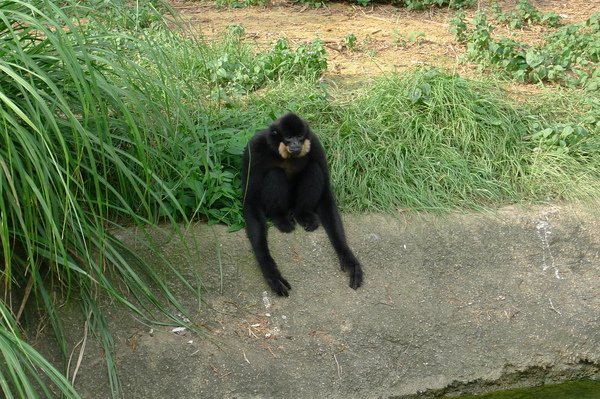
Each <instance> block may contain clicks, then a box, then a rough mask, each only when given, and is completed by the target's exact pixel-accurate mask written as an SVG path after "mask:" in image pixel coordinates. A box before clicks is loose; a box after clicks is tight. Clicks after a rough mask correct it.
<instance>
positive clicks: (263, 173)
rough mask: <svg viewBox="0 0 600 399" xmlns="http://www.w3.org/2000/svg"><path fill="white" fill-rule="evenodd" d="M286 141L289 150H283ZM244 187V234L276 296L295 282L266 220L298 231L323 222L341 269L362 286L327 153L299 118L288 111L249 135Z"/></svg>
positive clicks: (361, 277) (354, 283)
mask: <svg viewBox="0 0 600 399" xmlns="http://www.w3.org/2000/svg"><path fill="white" fill-rule="evenodd" d="M305 140H308V141H309V144H310V149H309V151H308V152H306V146H307V144H306V142H305ZM282 143H283V144H284V145H286V146H287V149H286V148H284V149H280V148H282V146H281V144H282ZM242 191H243V193H244V218H245V220H246V233H247V235H248V238H249V240H250V243H251V245H252V249H253V250H254V254H255V256H256V260H257V261H258V263H259V265H260V268H261V270H262V273H263V275H264V277H265V280H266V281H267V283H268V284H269V286H271V288H272V289H273V290H274V291H275V292H276V293H277V294H278V295H282V296H288V295H289V294H288V290H289V289H291V288H292V287H291V286H290V284H289V283H288V282H287V280H286V279H284V278H283V277H282V276H281V273H280V272H279V270H278V269H277V264H276V263H275V261H274V260H273V258H272V256H271V253H270V252H269V247H268V243H267V219H271V220H272V221H273V224H274V225H275V227H277V228H278V229H279V230H280V231H282V232H285V233H288V232H291V231H292V230H294V228H295V225H296V222H297V223H298V224H300V225H301V226H302V227H303V228H304V229H305V230H306V231H313V230H315V229H316V228H317V227H318V226H319V222H320V223H321V224H322V225H323V228H324V229H325V231H326V232H327V235H328V237H329V240H330V241H331V244H332V245H333V248H334V249H335V252H336V253H337V256H338V258H339V261H340V264H341V267H342V269H344V270H347V271H348V272H349V273H350V287H352V288H353V289H357V288H358V287H360V285H361V284H362V281H363V273H362V268H361V266H360V263H359V262H358V260H357V259H356V257H355V256H354V254H353V253H352V250H351V249H350V248H349V247H348V244H347V243H346V237H345V234H344V227H343V225H342V220H341V218H340V215H339V212H338V209H337V206H336V204H335V199H334V197H333V193H332V192H331V187H330V184H329V170H328V168H327V160H326V158H325V152H324V151H323V147H322V146H321V143H320V142H319V140H318V139H317V137H316V136H315V135H314V134H313V133H312V132H311V130H310V128H309V127H308V124H307V123H306V122H304V121H303V120H302V119H301V118H300V117H298V116H296V115H294V114H292V113H288V114H286V115H284V116H282V117H281V118H279V119H278V120H277V121H275V122H274V123H273V124H272V125H271V126H270V127H269V128H268V129H266V130H263V131H261V132H258V133H257V134H256V135H255V136H254V137H253V138H252V139H251V140H250V143H248V146H247V147H246V150H245V151H244V158H243V166H242Z"/></svg>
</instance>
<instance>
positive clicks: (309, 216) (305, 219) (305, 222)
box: [296, 212, 319, 231]
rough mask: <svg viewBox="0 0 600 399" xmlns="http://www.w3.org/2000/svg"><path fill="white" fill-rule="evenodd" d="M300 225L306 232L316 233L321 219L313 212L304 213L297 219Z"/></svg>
mask: <svg viewBox="0 0 600 399" xmlns="http://www.w3.org/2000/svg"><path fill="white" fill-rule="evenodd" d="M296 220H297V221H298V224H300V226H302V227H304V230H306V231H314V230H316V229H317V228H318V227H319V219H318V218H317V215H316V214H315V213H313V212H304V213H302V214H300V215H298V216H297V217H296Z"/></svg>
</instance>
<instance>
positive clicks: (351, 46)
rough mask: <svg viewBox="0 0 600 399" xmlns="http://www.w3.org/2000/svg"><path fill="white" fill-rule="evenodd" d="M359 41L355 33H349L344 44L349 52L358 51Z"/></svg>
mask: <svg viewBox="0 0 600 399" xmlns="http://www.w3.org/2000/svg"><path fill="white" fill-rule="evenodd" d="M357 40H358V39H357V38H356V35H355V34H354V33H348V34H347V35H346V37H345V38H344V44H346V47H347V48H348V50H351V51H355V50H356V49H357V47H356V41H357Z"/></svg>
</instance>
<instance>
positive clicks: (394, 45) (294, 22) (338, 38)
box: [172, 0, 600, 79]
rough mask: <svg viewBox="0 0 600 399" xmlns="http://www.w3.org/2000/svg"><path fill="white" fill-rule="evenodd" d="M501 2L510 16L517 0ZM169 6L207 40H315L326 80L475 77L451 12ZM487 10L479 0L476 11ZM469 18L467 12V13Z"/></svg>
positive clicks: (546, 2)
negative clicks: (414, 74)
mask: <svg viewBox="0 0 600 399" xmlns="http://www.w3.org/2000/svg"><path fill="white" fill-rule="evenodd" d="M531 2H532V3H533V4H534V5H535V6H536V7H537V8H538V9H539V10H541V11H544V12H547V11H555V12H557V13H558V14H560V15H561V16H562V17H563V18H564V22H565V23H571V22H579V21H583V20H585V19H586V18H587V17H589V16H590V15H591V14H592V13H593V12H596V11H600V1H583V0H537V1H536V0H532V1H531ZM499 3H500V4H501V6H502V8H503V9H504V10H509V9H512V8H514V4H515V3H516V1H499ZM172 4H173V6H174V7H175V9H176V10H177V11H178V12H179V13H180V14H181V15H182V16H183V18H184V19H185V20H186V21H188V22H189V24H190V27H191V28H192V29H193V30H194V31H196V32H197V33H200V34H201V35H202V36H203V37H205V38H206V39H207V40H210V39H212V38H215V37H218V36H219V35H222V34H223V33H224V32H225V31H226V30H227V27H228V26H230V25H233V24H237V25H242V26H243V27H244V28H245V29H246V35H245V40H247V41H250V42H252V43H255V44H256V45H257V46H258V47H259V48H266V47H268V46H270V45H271V44H272V43H274V42H275V41H276V40H277V39H278V38H280V37H287V38H288V39H289V40H290V42H291V43H293V44H294V43H296V44H297V43H302V42H305V41H310V40H312V39H314V38H320V39H322V40H323V41H324V42H325V45H326V48H327V52H328V64H329V70H328V72H327V76H329V77H341V78H348V79H356V78H361V77H366V76H372V75H377V74H380V73H382V72H390V71H401V70H403V69H407V68H412V67H414V66H416V65H429V66H437V67H442V68H445V69H447V70H455V71H456V72H458V73H461V74H466V75H469V74H476V71H475V69H474V67H473V66H471V65H468V64H465V63H459V62H458V61H459V57H460V56H461V55H462V54H463V48H462V47H461V46H460V45H458V44H457V43H456V42H455V41H454V40H453V36H452V34H451V33H450V31H449V26H450V24H449V22H448V21H449V19H450V18H451V17H452V16H453V15H454V11H453V10H447V9H438V8H432V9H429V10H427V11H421V12H416V11H407V10H406V9H405V8H399V7H394V6H389V5H376V6H372V7H360V6H357V5H351V4H347V3H343V4H342V3H330V4H327V5H326V6H324V7H321V8H317V9H315V8H308V7H306V6H302V5H294V4H290V3H286V2H281V1H279V2H272V3H271V4H270V5H269V6H267V7H247V8H234V9H226V8H217V7H215V6H214V4H213V3H210V2H208V3H204V2H189V1H188V2H181V1H173V2H172ZM488 4H489V3H488V2H487V1H481V2H480V7H485V6H487V5H488ZM473 12H474V10H468V12H467V15H472V14H473ZM547 31H548V29H547V28H543V27H540V26H533V27H526V28H523V29H518V30H513V31H511V30H508V29H506V28H500V29H498V30H497V34H500V35H505V36H508V37H514V38H518V39H522V40H525V41H527V42H534V41H537V40H541V39H542V37H543V35H544V33H545V32H547ZM348 34H354V36H356V39H357V40H356V48H355V49H354V50H352V49H349V48H348V47H347V46H346V40H345V38H346V37H347V35H348ZM411 38H412V39H413V40H411Z"/></svg>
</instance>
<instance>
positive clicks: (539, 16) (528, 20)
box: [491, 0, 561, 29]
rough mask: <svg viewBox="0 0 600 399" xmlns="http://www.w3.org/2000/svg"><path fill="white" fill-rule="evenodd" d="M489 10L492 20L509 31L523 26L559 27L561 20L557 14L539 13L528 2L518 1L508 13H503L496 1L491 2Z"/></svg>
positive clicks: (524, 0)
mask: <svg viewBox="0 0 600 399" xmlns="http://www.w3.org/2000/svg"><path fill="white" fill-rule="evenodd" d="M491 8H492V15H493V16H494V19H495V20H496V21H497V22H499V23H502V24H506V25H507V26H508V27H510V28H511V29H518V28H522V27H523V26H524V25H525V24H528V25H544V26H548V27H558V26H560V25H561V18H560V16H559V15H558V14H557V13H555V12H552V11H551V12H547V13H541V12H540V11H539V10H538V9H537V8H535V6H534V5H533V4H531V3H530V2H529V0H518V1H517V4H516V6H515V9H514V10H513V11H510V12H503V11H502V8H501V7H500V4H499V3H498V1H494V2H492V5H491Z"/></svg>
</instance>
